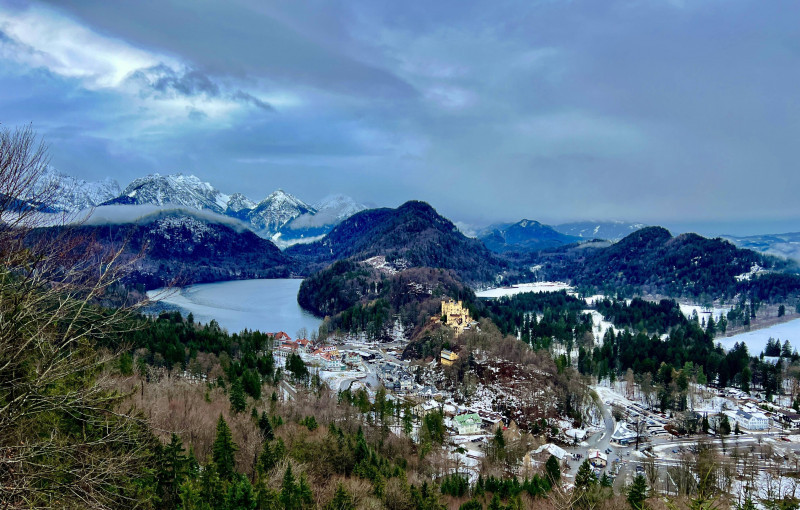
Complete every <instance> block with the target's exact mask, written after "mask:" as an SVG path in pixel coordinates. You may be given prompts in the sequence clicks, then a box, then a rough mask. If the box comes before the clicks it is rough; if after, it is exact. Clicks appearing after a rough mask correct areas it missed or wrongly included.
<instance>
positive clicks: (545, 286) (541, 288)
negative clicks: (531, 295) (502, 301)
mask: <svg viewBox="0 0 800 510" xmlns="http://www.w3.org/2000/svg"><path fill="white" fill-rule="evenodd" d="M560 290H568V291H569V290H572V287H570V286H569V285H568V284H566V283H564V282H536V283H518V284H516V285H512V286H511V287H497V288H494V289H488V290H482V291H480V292H476V293H475V295H476V296H478V297H479V298H498V297H503V296H513V295H515V294H522V293H523V292H558V291H560Z"/></svg>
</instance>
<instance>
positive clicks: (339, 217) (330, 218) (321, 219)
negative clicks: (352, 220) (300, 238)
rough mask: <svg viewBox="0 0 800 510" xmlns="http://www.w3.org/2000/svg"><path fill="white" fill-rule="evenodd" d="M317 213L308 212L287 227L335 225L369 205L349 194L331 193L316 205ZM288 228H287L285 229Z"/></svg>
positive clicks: (294, 228) (302, 227)
mask: <svg viewBox="0 0 800 510" xmlns="http://www.w3.org/2000/svg"><path fill="white" fill-rule="evenodd" d="M314 208H315V209H316V210H317V212H316V213H314V214H311V213H306V214H303V215H302V216H298V217H297V218H295V219H293V220H292V221H290V222H289V223H288V224H287V225H286V228H287V229H290V230H301V229H308V228H324V227H333V226H335V225H338V224H339V223H341V222H342V221H344V220H346V219H347V218H349V217H350V216H352V215H354V214H355V213H357V212H361V211H363V210H365V209H366V208H367V207H366V206H364V205H362V204H359V203H357V202H356V201H355V200H353V199H352V198H350V197H348V196H347V195H329V196H327V197H325V198H323V199H322V200H320V201H319V203H317V204H315V205H314ZM284 230H286V229H284Z"/></svg>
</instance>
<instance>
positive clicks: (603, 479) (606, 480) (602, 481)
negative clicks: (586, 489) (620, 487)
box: [600, 471, 613, 487]
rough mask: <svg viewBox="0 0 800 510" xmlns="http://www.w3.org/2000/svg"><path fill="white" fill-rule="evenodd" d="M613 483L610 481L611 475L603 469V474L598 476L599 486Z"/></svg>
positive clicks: (607, 485) (608, 485) (609, 485)
mask: <svg viewBox="0 0 800 510" xmlns="http://www.w3.org/2000/svg"><path fill="white" fill-rule="evenodd" d="M612 485H613V483H612V482H611V477H609V476H608V474H606V472H605V471H603V476H601V477H600V486H601V487H611V486H612Z"/></svg>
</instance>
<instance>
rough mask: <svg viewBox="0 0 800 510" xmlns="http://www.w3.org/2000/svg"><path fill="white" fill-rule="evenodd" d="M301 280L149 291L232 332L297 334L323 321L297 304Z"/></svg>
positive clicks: (149, 295) (292, 335)
mask: <svg viewBox="0 0 800 510" xmlns="http://www.w3.org/2000/svg"><path fill="white" fill-rule="evenodd" d="M301 282H302V280H298V279H274V280H239V281H232V282H218V283H204V284H200V285H192V286H190V287H186V288H183V289H178V290H177V291H175V292H166V293H165V292H163V291H161V290H154V291H149V292H148V293H147V296H148V298H150V299H153V300H158V301H159V302H161V303H166V304H168V305H172V306H174V307H177V308H178V309H180V310H181V312H182V313H183V314H184V315H186V314H188V313H189V312H191V313H192V314H193V315H194V320H195V321H196V322H203V323H208V322H211V320H212V319H213V320H216V321H217V323H218V324H219V325H220V326H221V327H223V328H225V329H227V330H228V331H230V332H231V333H238V332H239V331H241V330H243V329H251V330H253V329H257V330H259V331H263V332H269V333H273V332H277V331H285V332H286V333H288V334H289V336H291V337H292V338H294V337H295V335H296V334H297V331H298V330H299V329H300V328H306V329H307V330H308V334H311V332H312V331H315V330H316V329H317V328H318V327H319V324H320V322H321V321H320V320H319V319H318V318H316V317H314V316H313V315H311V314H310V313H308V312H306V311H305V310H303V309H302V308H300V305H298V304H297V291H298V290H299V289H300V283H301Z"/></svg>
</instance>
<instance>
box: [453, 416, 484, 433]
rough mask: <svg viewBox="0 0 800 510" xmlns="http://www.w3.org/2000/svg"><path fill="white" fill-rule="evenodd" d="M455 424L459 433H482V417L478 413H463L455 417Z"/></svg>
mask: <svg viewBox="0 0 800 510" xmlns="http://www.w3.org/2000/svg"><path fill="white" fill-rule="evenodd" d="M453 425H454V426H455V428H456V430H457V431H458V434H459V435H462V436H463V435H467V434H480V432H481V417H480V416H478V414H477V413H468V414H461V415H458V416H456V417H455V418H453Z"/></svg>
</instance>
